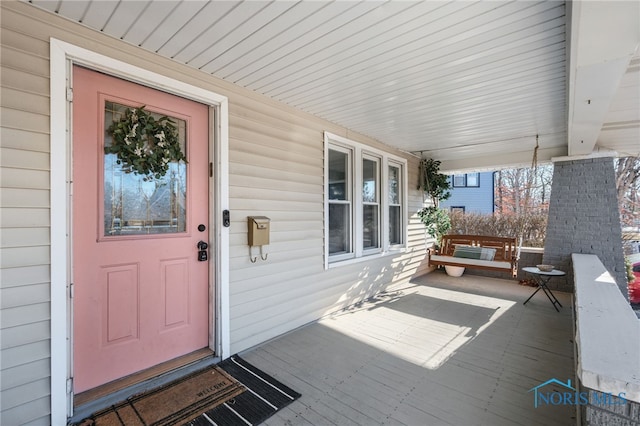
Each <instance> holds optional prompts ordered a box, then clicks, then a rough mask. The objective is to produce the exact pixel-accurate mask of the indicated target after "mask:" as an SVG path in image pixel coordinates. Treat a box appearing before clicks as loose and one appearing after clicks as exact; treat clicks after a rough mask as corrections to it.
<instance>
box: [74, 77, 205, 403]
mask: <svg viewBox="0 0 640 426" xmlns="http://www.w3.org/2000/svg"><path fill="white" fill-rule="evenodd" d="M73 83H74V100H73V201H72V204H73V217H72V223H73V225H72V228H73V284H74V298H73V312H74V314H73V315H74V320H73V328H74V330H73V371H74V392H75V393H79V392H82V391H85V390H88V389H91V388H93V387H96V386H99V385H101V384H104V383H107V382H110V381H112V380H115V379H118V378H121V377H124V376H127V375H129V374H132V373H135V372H138V371H140V370H143V369H146V368H149V367H152V366H154V365H157V364H159V363H161V362H164V361H168V360H170V359H173V358H176V357H179V356H181V355H185V354H187V353H190V352H193V351H195V350H198V349H201V348H204V347H207V346H208V344H209V329H210V328H209V327H213V324H209V311H208V309H209V281H208V279H209V262H208V261H204V262H200V261H198V260H197V255H198V248H197V244H198V241H200V240H204V241H207V235H209V230H208V226H209V223H208V217H209V210H208V202H209V195H208V194H209V190H208V185H209V173H208V164H209V154H208V144H209V141H208V135H209V123H208V116H209V113H208V107H207V106H206V105H202V104H199V103H196V102H193V101H189V100H186V99H183V98H180V97H177V96H174V95H170V94H167V93H164V92H160V91H157V90H154V89H151V88H148V87H144V86H140V85H137V84H134V83H131V82H127V81H124V80H120V79H117V78H114V77H110V76H107V75H104V74H101V73H98V72H94V71H90V70H87V69H84V68H80V67H74V75H73ZM140 106H145V110H146V111H147V112H149V113H154V114H155V116H156V117H161V116H165V115H166V116H168V117H170V118H171V119H172V120H173V121H174V122H175V123H176V126H177V127H178V133H179V136H180V140H181V141H182V143H183V149H184V151H183V152H185V153H186V156H187V161H188V162H187V164H184V163H182V164H177V163H172V164H170V168H169V170H168V172H167V173H166V174H165V175H164V176H163V177H162V178H159V179H151V180H149V179H146V177H145V178H144V179H143V177H142V176H140V175H137V174H135V173H127V172H126V171H125V170H124V169H123V168H122V167H121V166H120V165H118V164H117V156H116V155H115V154H105V151H104V146H105V144H109V143H110V140H111V139H110V138H111V137H110V135H109V133H108V132H107V129H108V127H109V125H110V123H111V122H113V120H118V119H119V117H120V116H122V114H124V111H125V110H126V109H127V108H136V107H140ZM199 224H204V225H205V226H206V227H207V230H206V231H205V232H200V231H198V229H197V227H198V225H199ZM207 242H209V241H207Z"/></svg>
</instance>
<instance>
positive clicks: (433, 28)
mask: <svg viewBox="0 0 640 426" xmlns="http://www.w3.org/2000/svg"><path fill="white" fill-rule="evenodd" d="M29 3H31V4H33V5H35V6H37V7H40V8H44V9H46V10H48V11H50V12H52V13H56V14H58V15H60V16H63V17H65V18H67V19H70V20H72V21H75V22H79V23H81V24H82V25H85V26H88V27H90V28H93V29H95V30H97V31H100V32H102V33H105V34H108V35H110V36H112V37H114V38H116V39H120V40H123V41H125V42H127V43H131V44H133V45H136V46H139V47H140V48H142V49H146V50H149V51H151V52H155V53H157V54H159V55H162V56H165V57H167V58H171V59H172V60H174V61H176V62H179V63H182V64H185V65H187V66H190V67H194V68H197V69H199V70H200V71H202V72H203V73H207V74H210V75H213V76H216V77H218V78H221V79H223V80H226V81H229V82H232V83H234V84H237V85H239V86H242V87H245V88H247V89H249V90H252V91H255V92H257V93H260V94H263V95H265V96H268V97H270V98H273V99H276V100H278V101H281V102H283V103H286V104H288V105H291V106H293V107H295V108H298V109H300V110H303V111H306V112H309V113H311V114H313V115H315V116H318V117H321V118H324V119H327V120H329V121H332V122H334V123H337V124H340V125H342V126H344V127H347V128H349V129H351V130H354V131H356V132H359V133H362V134H365V135H368V136H370V137H373V138H375V139H377V140H379V141H381V142H383V143H386V144H388V145H391V146H395V147H397V148H400V149H402V150H405V151H410V152H414V153H422V155H423V156H428V157H432V158H436V159H439V160H442V161H443V165H444V166H445V168H448V169H456V168H457V169H465V168H474V167H477V168H490V167H493V166H496V167H497V166H502V165H508V164H518V163H527V162H530V161H531V158H532V154H533V149H534V146H535V143H536V136H535V135H536V134H538V135H539V145H540V148H539V152H538V158H539V159H540V160H542V161H544V160H547V159H550V158H551V157H554V156H563V155H567V154H572V151H573V152H574V153H576V154H585V153H588V152H584V151H585V150H586V151H590V150H594V149H601V148H606V149H613V150H619V151H622V152H623V153H630V154H636V155H637V154H638V153H639V151H640V117H639V115H640V112H639V111H640V108H639V95H638V93H639V91H638V90H639V88H640V84H639V80H640V78H639V71H638V69H639V68H640V66H639V63H638V62H639V59H638V58H637V57H636V58H635V59H634V60H633V61H632V62H631V64H630V65H628V71H627V72H626V74H624V69H623V70H621V71H620V70H619V69H618V68H619V67H618V68H616V70H618V71H616V72H618V74H620V73H623V74H624V77H623V78H622V80H621V82H619V81H618V80H619V79H620V76H619V75H617V76H616V74H615V72H613V73H612V74H609V77H607V78H608V79H613V80H615V81H613V80H612V81H613V82H612V84H611V85H610V86H611V87H610V88H609V90H608V92H607V93H605V97H607V98H606V99H604V100H605V101H607V99H608V104H607V106H608V105H609V104H611V108H608V107H607V108H605V110H604V111H603V112H602V111H601V112H600V113H599V114H600V115H598V114H593V110H587V111H586V112H585V111H583V109H582V106H581V105H582V102H583V101H584V99H589V98H590V97H592V96H591V95H590V94H589V93H588V92H589V90H591V87H592V86H593V84H591V83H592V81H593V80H592V77H593V76H592V75H591V74H593V73H591V74H588V73H586V72H584V70H585V69H587V68H583V69H581V70H580V69H579V68H578V64H577V62H576V63H575V64H574V63H572V62H571V61H572V60H569V61H568V59H567V58H574V57H576V54H572V52H568V51H567V49H568V46H570V45H575V46H581V49H582V50H581V51H580V54H579V56H578V59H580V58H588V59H589V60H592V58H591V56H593V55H590V51H589V49H590V48H589V47H588V46H587V45H586V44H585V43H584V42H583V43H579V42H578V41H579V40H581V37H583V36H582V34H583V33H582V32H581V31H583V30H582V29H580V25H579V24H580V23H582V22H590V21H589V18H592V17H593V16H596V17H597V18H599V19H601V18H602V10H590V9H588V8H583V9H581V10H579V11H578V12H579V13H577V12H576V11H575V10H574V9H575V7H574V9H572V10H574V12H573V13H572V10H569V8H570V7H572V6H570V5H569V4H567V5H565V2H562V1H541V2H536V1H511V2H507V1H483V2H480V1H479V2H471V1H420V2H417V1H398V2H395V1H394V2H391V1H359V2H356V1H299V2H296V1H215V2H206V1H196V0H190V1H165V0H150V1H83V0H56V1H39V0H33V1H30V2H29ZM605 3H608V4H609V5H611V4H612V3H615V2H605ZM624 3H625V2H622V3H620V5H622V4H624ZM626 3H631V4H632V6H631V7H633V3H637V2H626ZM610 7H616V6H615V5H614V6H610ZM626 7H628V6H626ZM632 12H633V10H632ZM624 13H627V14H628V13H629V11H628V10H627V11H625V12H624ZM585 16H586V18H585ZM571 22H573V23H572V25H569V23H571ZM632 24H633V22H632ZM611 25H614V28H615V25H618V23H612V24H611ZM583 26H586V25H583ZM638 27H640V25H638ZM570 28H572V29H571V32H570ZM632 32H633V31H632ZM598 35H599V36H600V37H602V33H599V34H598ZM634 37H635V38H636V40H635V42H636V47H637V39H638V38H639V37H638V35H637V33H636V34H635V35H634V34H631V35H630V36H629V37H628V38H630V39H631V41H633V38H634ZM604 38H605V39H606V36H605V37H604ZM568 40H572V43H568ZM612 41H613V40H612ZM629 45H631V44H629ZM627 50H628V49H627ZM604 51H606V48H605V49H604ZM585 52H586V53H585ZM631 53H633V49H631ZM603 55H604V53H602V54H601V55H600V56H603ZM629 58H630V55H628V54H627V56H626V61H627V64H628V63H629ZM578 59H575V58H574V59H573V60H574V61H577V60H578ZM608 59H610V58H600V59H598V58H596V60H595V62H593V61H592V62H593V63H596V64H598V63H600V62H606V61H607V60H608ZM623 62H624V58H623ZM568 64H569V65H568ZM627 64H625V67H627ZM583 65H584V64H583ZM588 65H592V63H589V64H588ZM572 70H577V71H575V72H573V71H572ZM614 71H615V70H614ZM576 75H577V77H576ZM580 78H582V79H580ZM596 78H597V72H596ZM573 79H575V82H574V80H573ZM616 79H618V80H616ZM576 102H579V103H580V105H579V106H577V107H575V108H572V104H573V103H576ZM590 105H591V104H590ZM599 105H600V104H599ZM603 113H606V116H605V117H606V118H605V117H602V114H603ZM584 117H587V118H584ZM581 120H582V121H588V122H589V126H583V125H582V124H581ZM574 122H575V123H578V124H575V123H574ZM574 124H575V125H574ZM594 126H595V127H594ZM594 129H595V130H594ZM600 129H602V132H600ZM572 132H575V136H573V139H575V140H578V139H579V140H578V141H577V142H576V141H574V142H571V140H572ZM594 132H595V136H594V137H593V141H592V142H593V143H589V142H588V143H587V144H586V145H585V142H584V140H585V139H588V137H590V135H593V134H594ZM585 135H586V136H585ZM596 139H597V141H596ZM568 141H569V142H568ZM572 144H573V145H572ZM572 146H575V147H576V149H574V150H572Z"/></svg>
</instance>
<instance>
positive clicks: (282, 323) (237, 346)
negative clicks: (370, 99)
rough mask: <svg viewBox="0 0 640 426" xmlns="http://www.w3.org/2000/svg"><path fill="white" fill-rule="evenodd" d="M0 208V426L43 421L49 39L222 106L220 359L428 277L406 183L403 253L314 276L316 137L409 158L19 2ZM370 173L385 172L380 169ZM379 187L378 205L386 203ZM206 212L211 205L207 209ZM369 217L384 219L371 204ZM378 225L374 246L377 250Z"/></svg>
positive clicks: (318, 262) (415, 201) (7, 61)
mask: <svg viewBox="0 0 640 426" xmlns="http://www.w3.org/2000/svg"><path fill="white" fill-rule="evenodd" d="M0 8H1V9H2V10H1V11H2V13H1V14H0V15H1V19H2V34H1V35H2V39H1V43H2V51H1V52H0V53H1V55H0V60H1V61H2V62H1V66H2V69H1V76H2V80H1V88H2V97H1V98H0V102H1V104H0V106H1V108H2V111H1V113H0V124H1V128H0V139H1V146H0V150H1V151H0V177H1V178H2V179H1V183H0V185H1V186H2V198H1V199H0V204H1V205H0V209H1V210H0V215H1V216H0V217H1V223H0V226H1V229H0V230H1V232H2V234H1V235H2V237H1V240H2V245H1V250H2V251H1V253H0V256H1V259H2V260H1V262H2V263H1V267H2V269H0V292H1V294H0V300H1V301H2V305H1V306H0V309H1V312H0V319H1V320H2V321H1V326H0V327H1V328H2V329H1V330H0V331H1V332H2V339H1V344H2V346H1V347H0V350H1V351H2V353H1V357H2V372H1V373H2V376H1V380H0V383H1V386H2V388H1V395H0V396H1V397H2V401H3V404H2V413H1V414H0V424H29V423H33V424H48V422H49V413H50V409H51V403H50V396H49V395H48V392H49V386H50V384H49V382H50V374H51V372H50V367H49V365H50V354H51V351H50V333H49V329H48V328H49V320H50V312H51V306H50V305H51V303H50V290H51V288H50V282H51V276H50V270H49V267H50V264H51V257H52V256H55V253H54V254H52V253H50V241H49V233H50V227H51V223H50V201H49V198H50V181H49V179H50V177H49V172H50V166H49V153H50V141H49V94H50V93H49V62H48V55H49V38H50V37H56V38H58V39H61V40H64V41H66V42H69V43H73V44H76V45H78V46H81V47H84V48H87V49H91V50H94V51H97V52H98V53H102V54H105V55H108V56H112V57H114V58H116V59H119V60H122V61H126V62H129V63H132V64H134V65H137V66H139V67H143V68H147V69H151V70H153V71H156V72H159V73H162V74H165V75H167V76H169V77H171V78H174V79H178V80H182V81H185V82H187V83H190V84H193V85H197V86H199V87H202V88H203V89H206V90H210V91H214V92H216V93H219V94H221V95H224V96H227V97H228V98H229V120H230V122H229V164H228V166H229V180H230V187H229V194H230V200H229V201H230V213H231V227H230V246H229V248H228V250H229V261H230V277H229V289H230V301H229V309H230V327H231V330H230V339H231V353H235V352H239V351H242V350H244V349H247V348H249V347H251V346H254V345H256V344H259V343H262V342H264V341H266V340H268V339H271V338H273V337H275V336H277V335H279V334H282V333H285V332H287V331H290V330H292V329H294V328H296V327H299V326H301V325H304V324H306V323H308V322H310V321H313V320H315V319H317V318H319V317H321V316H323V315H326V314H328V313H330V312H333V311H336V310H338V309H342V308H344V307H347V306H350V305H352V304H354V303H356V302H359V301H361V300H363V299H366V298H368V297H370V296H372V295H373V294H375V293H376V292H378V291H381V290H383V289H384V288H385V287H386V286H387V285H388V284H390V283H395V282H401V281H406V280H409V279H410V278H412V277H414V276H416V275H418V274H422V273H425V272H427V271H428V268H427V266H426V264H425V262H424V256H425V250H424V247H425V237H424V226H423V225H422V224H421V223H420V221H419V220H418V219H417V217H416V215H415V212H416V211H417V210H419V209H420V208H421V207H422V195H421V194H420V193H419V192H418V191H416V190H414V189H413V185H410V184H407V187H408V188H409V189H405V194H406V196H407V198H406V200H403V202H406V204H405V205H403V213H402V220H403V221H404V224H405V226H406V228H407V231H406V234H405V235H403V238H405V239H406V241H404V244H405V246H406V250H405V251H397V252H394V253H392V254H391V255H388V256H370V257H369V259H367V260H366V262H367V263H366V267H367V271H368V273H367V275H366V276H363V275H362V270H363V265H362V264H353V265H344V266H342V267H341V268H335V269H330V270H325V268H324V260H325V251H324V244H325V236H324V231H323V229H324V228H323V227H324V155H325V153H324V145H323V144H324V140H323V132H324V131H330V132H332V133H334V134H338V135H342V136H344V137H347V136H348V137H349V138H350V139H353V140H357V141H358V142H359V143H361V144H362V145H363V146H366V147H367V148H369V151H371V152H373V153H375V155H379V156H384V155H388V154H393V155H395V156H397V158H398V159H399V160H401V161H402V162H404V163H403V166H406V167H405V168H403V174H405V175H406V176H407V178H406V182H409V183H410V182H417V179H418V177H417V170H418V161H419V160H418V159H417V158H416V157H413V156H410V155H407V154H403V153H400V152H399V151H396V150H393V149H391V148H389V147H387V146H385V145H382V144H380V143H378V142H377V141H375V140H373V139H371V138H368V137H366V136H362V135H358V134H354V133H353V132H350V131H348V130H346V129H344V128H342V127H339V126H337V125H335V124H332V123H329V122H327V121H323V120H321V119H319V118H317V117H314V116H312V115H309V114H306V113H303V112H300V111H296V110H294V109H292V108H289V107H286V106H284V105H282V104H280V103H277V102H275V101H272V100H268V99H267V98H264V97H262V96H260V95H257V94H255V93H253V92H250V91H248V90H244V89H241V88H239V87H237V86H233V85H231V84H229V83H225V82H222V81H220V80H217V79H215V78H212V77H210V76H209V75H207V74H205V73H201V72H198V71H196V70H193V69H191V68H188V67H185V66H180V65H177V64H175V63H173V62H171V61H169V60H166V59H163V58H160V57H158V56H156V55H153V54H151V53H149V52H146V51H143V50H141V49H139V48H136V47H135V46H132V45H129V44H126V43H124V42H121V41H119V40H116V39H113V38H110V37H108V36H106V35H104V34H101V33H98V32H94V31H91V30H89V29H87V28H85V27H82V26H80V25H77V24H73V23H71V22H68V21H66V20H64V19H62V18H59V17H56V16H54V15H50V14H45V13H44V12H42V11H40V10H38V9H36V8H34V7H32V6H30V5H29V4H27V3H21V2H1V3H0ZM380 167H381V169H380V170H381V171H382V176H384V174H385V173H386V166H385V163H384V162H383V163H381V165H380ZM384 185H385V183H384V180H381V190H382V191H383V192H382V193H381V195H380V200H384V199H385V197H386V194H385V192H386V190H385V189H384ZM213 208H217V207H216V206H213ZM381 213H382V215H383V216H384V215H385V214H386V212H385V208H384V204H383V205H382V207H381ZM252 215H264V216H267V217H269V218H270V219H271V235H270V237H271V244H270V245H269V246H268V247H265V252H268V253H269V257H268V259H267V260H266V261H262V260H258V262H256V263H251V261H250V258H249V249H248V246H247V220H246V218H247V216H252ZM384 223H385V222H381V225H380V229H381V230H382V235H381V241H383V242H384V241H385V239H384V238H385V237H384V232H386V231H384V229H385V228H387V227H386V226H385V225H384Z"/></svg>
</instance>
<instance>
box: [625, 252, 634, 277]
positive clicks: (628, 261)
mask: <svg viewBox="0 0 640 426" xmlns="http://www.w3.org/2000/svg"><path fill="white" fill-rule="evenodd" d="M624 268H625V271H626V272H627V283H630V282H631V281H633V280H635V279H636V277H635V275H633V266H631V259H629V258H628V257H625V258H624Z"/></svg>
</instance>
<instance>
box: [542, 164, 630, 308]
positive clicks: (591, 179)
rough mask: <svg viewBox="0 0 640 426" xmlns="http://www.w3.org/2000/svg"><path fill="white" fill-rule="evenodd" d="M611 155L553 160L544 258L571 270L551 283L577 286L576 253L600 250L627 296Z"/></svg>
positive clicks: (564, 287)
mask: <svg viewBox="0 0 640 426" xmlns="http://www.w3.org/2000/svg"><path fill="white" fill-rule="evenodd" d="M617 197H618V195H617V192H616V179H615V171H614V168H613V158H611V157H601V158H589V159H581V160H570V161H559V162H556V163H555V164H554V170H553V184H552V187H551V199H550V202H549V219H548V223H547V236H546V239H545V244H544V256H543V263H548V264H552V265H555V267H556V269H561V270H563V271H566V272H567V279H566V282H565V280H562V279H555V278H554V279H553V280H551V282H550V283H549V285H550V286H553V287H555V288H557V289H559V290H564V291H573V271H572V265H571V254H572V253H584V254H595V255H597V256H598V257H599V258H600V260H601V261H602V263H603V264H604V266H605V267H606V268H607V270H608V271H609V273H611V276H613V277H614V278H615V280H616V283H617V284H618V287H620V291H622V293H623V294H624V296H625V298H628V293H627V281H626V273H625V269H624V268H625V266H624V255H623V253H622V232H621V229H620V214H619V212H618V198H617Z"/></svg>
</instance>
